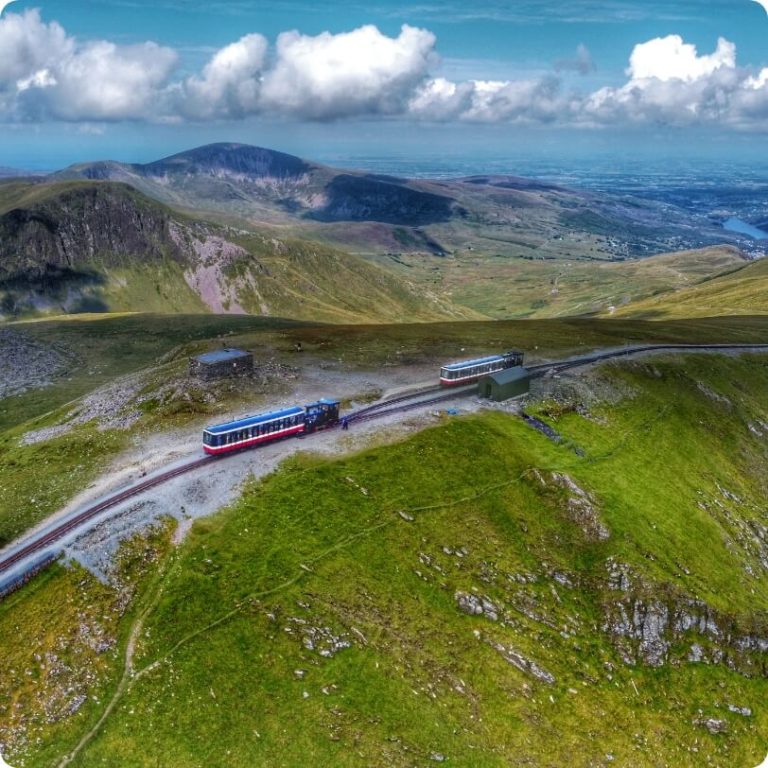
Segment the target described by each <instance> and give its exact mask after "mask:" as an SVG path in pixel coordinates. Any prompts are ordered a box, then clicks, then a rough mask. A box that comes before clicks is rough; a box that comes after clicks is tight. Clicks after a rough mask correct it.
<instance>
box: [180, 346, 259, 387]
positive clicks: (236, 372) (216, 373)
mask: <svg viewBox="0 0 768 768" xmlns="http://www.w3.org/2000/svg"><path fill="white" fill-rule="evenodd" d="M252 372H253V355H252V354H251V353H250V352H246V351H245V350H242V349H220V350H217V351H216V352H206V353H205V354H204V355H198V356H197V357H192V358H190V360H189V375H190V376H196V377H197V378H199V379H205V380H206V381H209V380H211V379H221V378H224V377H225V376H243V375H245V374H249V373H252Z"/></svg>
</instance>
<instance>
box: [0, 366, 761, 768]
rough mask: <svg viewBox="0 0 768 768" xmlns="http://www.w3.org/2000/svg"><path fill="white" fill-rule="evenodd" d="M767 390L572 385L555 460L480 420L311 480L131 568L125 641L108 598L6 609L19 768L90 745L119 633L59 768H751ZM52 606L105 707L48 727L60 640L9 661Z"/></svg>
mask: <svg viewBox="0 0 768 768" xmlns="http://www.w3.org/2000/svg"><path fill="white" fill-rule="evenodd" d="M767 371H768V368H766V361H765V357H760V356H744V357H738V358H731V357H723V356H681V357H664V358H659V357H654V358H649V359H647V360H644V361H638V362H635V363H628V364H627V363H622V364H617V365H613V366H608V367H606V368H604V369H602V371H601V372H600V373H598V374H596V375H593V376H592V377H591V378H590V379H588V380H587V381H586V382H584V383H583V384H581V383H579V381H578V380H572V381H563V382H562V383H561V384H559V385H557V386H555V388H554V389H552V390H550V393H549V395H548V396H547V397H545V398H544V399H542V400H541V401H539V402H538V403H532V404H530V406H529V407H530V408H531V409H532V410H533V411H535V412H536V413H537V414H538V415H539V416H540V417H541V418H542V419H544V420H545V421H547V422H549V423H550V424H551V425H552V426H553V428H554V429H555V430H557V432H559V433H560V434H561V435H562V438H563V441H562V442H561V443H559V444H555V443H553V442H552V441H550V440H549V439H547V438H546V437H544V436H543V435H542V434H540V433H539V432H537V431H535V430H532V429H531V428H529V427H528V426H526V425H525V424H523V422H521V421H520V420H518V419H516V418H515V417H514V416H511V415H509V414H505V413H490V414H486V415H483V416H475V417H468V418H460V419H454V420H451V421H450V422H448V423H446V424H444V425H443V426H440V427H437V428H433V429H430V430H427V431H425V432H422V433H420V434H417V435H415V436H413V437H411V438H409V439H407V440H405V441H403V442H400V443H397V444H394V445H390V446H386V447H379V448H375V449H372V450H369V451H366V452H364V453H362V454H359V455H356V456H351V457H349V458H346V459H342V460H337V461H333V462H328V461H324V460H319V459H316V458H313V457H311V456H299V457H297V458H296V459H295V460H293V461H291V462H289V464H288V465H287V466H285V467H284V468H283V469H282V470H280V471H279V472H277V473H276V474H274V475H272V476H270V477H268V478H267V479H266V480H265V481H264V482H262V483H260V484H254V485H251V486H250V487H248V488H246V490H245V493H244V495H243V498H242V499H241V501H240V502H238V503H237V504H236V505H235V506H234V507H233V508H232V509H230V510H227V511H225V512H223V513H221V514H219V515H217V516H216V517H215V518H212V519H210V520H207V521H203V522H200V523H198V524H197V525H196V526H195V527H194V529H193V531H192V533H191V535H190V537H189V538H188V539H187V540H186V541H185V543H184V544H183V546H182V547H181V548H180V549H179V551H178V552H177V553H175V554H171V555H169V554H165V552H166V551H167V548H166V547H164V546H161V545H160V544H158V543H157V540H155V542H154V543H153V544H152V545H151V546H149V547H144V548H143V549H140V551H141V552H143V553H144V557H145V560H146V561H147V562H158V563H161V565H157V566H152V567H150V568H149V569H148V570H149V571H150V572H152V573H153V574H155V575H154V576H152V577H150V578H146V577H142V576H141V574H140V573H137V574H136V576H135V578H136V579H137V584H138V596H137V597H134V598H133V599H132V601H131V602H130V604H129V606H128V608H127V609H124V617H123V619H121V620H120V622H119V626H117V627H115V626H113V625H111V624H109V623H107V622H106V621H105V620H102V619H99V611H98V607H97V606H99V605H107V604H108V603H109V601H110V600H114V599H115V598H114V596H111V595H110V593H109V589H105V588H103V587H99V586H98V585H97V584H96V583H95V582H92V581H91V579H90V578H89V577H84V576H82V577H79V578H80V579H81V586H80V588H79V589H77V590H75V589H74V588H73V583H74V582H73V579H72V577H71V576H69V575H67V574H66V573H63V572H61V571H59V572H56V573H53V574H52V575H51V576H50V577H49V578H47V579H46V580H45V581H42V582H39V583H38V584H37V585H35V586H33V587H32V588H30V589H28V590H26V591H24V592H22V593H20V594H19V595H18V596H17V597H16V598H15V599H14V601H13V603H10V604H7V603H6V604H1V605H0V638H3V645H4V647H6V646H7V647H9V648H12V649H13V651H12V654H11V655H9V656H4V657H3V659H2V661H0V664H3V665H5V667H6V668H7V669H11V668H13V669H19V668H21V669H29V670H30V671H31V674H30V675H29V684H25V685H24V686H23V690H21V691H20V692H19V694H18V695H17V697H16V699H15V701H16V702H17V705H16V706H15V707H14V708H13V709H9V710H5V711H0V741H2V742H4V743H5V744H6V751H7V752H8V754H7V755H6V756H7V757H8V758H9V759H10V760H11V762H12V763H13V760H14V758H15V759H17V760H19V759H23V760H24V764H25V765H27V766H36V765H41V766H42V765H45V766H48V765H51V764H57V761H58V759H59V758H60V757H61V756H62V755H63V754H65V753H66V752H67V751H68V750H69V749H71V748H72V747H73V746H74V745H75V744H76V743H77V742H78V740H79V739H80V738H81V736H83V735H84V734H88V733H90V732H91V729H92V728H93V726H94V725H95V723H96V721H97V720H98V718H99V716H100V715H101V713H102V712H103V711H104V708H105V707H106V706H107V704H108V703H109V702H110V701H112V697H113V694H114V693H115V691H116V685H117V681H118V679H119V678H120V676H121V674H122V669H123V658H124V656H123V653H122V649H123V647H124V645H125V643H126V642H127V638H128V635H129V634H130V630H131V628H133V630H134V633H135V637H136V640H137V644H136V647H135V654H134V656H133V664H134V670H135V672H134V674H133V675H132V676H131V677H129V678H128V683H127V686H126V687H125V688H124V689H122V690H121V691H120V692H119V695H118V697H117V699H115V701H114V703H115V707H114V709H113V710H111V714H110V715H109V716H108V717H107V719H106V721H105V722H104V724H103V726H102V727H100V728H98V729H96V730H94V731H93V732H92V733H91V738H90V739H88V740H87V741H86V744H85V746H84V749H83V750H82V751H81V752H78V754H77V756H76V757H75V759H74V761H73V762H72V763H71V764H72V765H75V766H84V767H87V766H92V765H93V766H95V765H103V764H104V763H105V761H106V762H107V763H108V762H109V760H110V759H111V756H114V755H115V754H118V753H119V754H120V756H121V765H124V766H127V767H130V766H145V765H153V764H156V763H158V762H159V763H160V764H164V763H172V764H173V765H174V766H182V767H183V766H197V765H200V764H211V765H224V764H226V765H227V766H252V765H259V764H264V765H272V764H280V765H286V766H293V765H296V766H299V765H306V764H307V762H308V761H310V762H312V763H313V764H317V765H342V766H345V765H348V766H358V765H360V766H362V765H366V766H368V765H402V766H406V765H414V764H416V765H429V764H432V762H440V761H443V760H447V761H449V763H450V764H452V765H459V766H478V765H482V766H496V765H498V766H509V765H521V766H522V765H536V766H561V765H571V766H574V768H581V767H582V766H583V767H584V768H586V767H587V766H595V765H606V766H607V765H610V764H614V765H674V766H691V767H693V766H699V765H702V764H712V765H720V766H736V765H739V766H740V765H745V766H752V765H757V764H758V763H759V762H760V760H761V759H762V758H763V757H764V752H765V743H766V740H767V739H768V713H767V712H766V710H765V707H764V702H765V700H766V685H767V684H766V680H765V669H764V658H765V656H764V649H765V646H766V645H768V618H767V617H766V612H765V609H764V606H765V604H766V600H767V599H768V550H767V549H766V536H767V535H768V528H767V527H766V526H768V520H766V517H765V509H764V500H765V497H766V493H767V492H768V488H767V487H766V485H765V476H766V473H765V470H766V465H767V464H768V448H767V447H766V446H768V411H766V407H765V403H766V402H767V401H768V400H767V398H766V394H768V373H767ZM459 448H460V449H459ZM144 570H147V567H146V566H145V567H144ZM134 591H135V587H132V593H133V592H134ZM53 600H58V601H61V600H64V605H65V606H67V609H66V610H67V612H69V613H71V614H72V615H73V617H74V616H75V615H81V617H82V618H81V619H80V623H81V626H86V625H87V627H88V628H89V629H88V632H87V633H86V634H84V635H83V634H81V635H80V636H76V637H75V639H74V640H75V643H76V647H82V649H83V650H82V654H83V658H88V659H94V662H93V664H92V665H91V667H90V668H91V669H92V670H93V672H94V676H93V678H92V679H91V680H78V681H76V683H72V684H73V685H75V687H73V688H72V695H73V696H75V695H78V696H79V695H87V694H89V693H90V694H94V693H95V694H96V696H95V698H89V699H84V700H83V701H82V702H81V703H80V704H79V706H78V707H77V713H76V714H75V715H65V716H63V717H61V718H59V719H57V718H53V720H54V721H53V722H52V721H51V719H50V718H47V717H46V713H45V709H44V707H45V702H46V701H48V700H49V699H48V698H47V694H50V692H51V690H53V689H55V690H59V688H60V687H62V686H63V687H66V686H67V685H69V684H70V675H71V673H70V672H67V671H66V669H63V668H61V667H60V666H58V667H57V666H56V665H55V662H54V667H53V668H54V669H56V670H57V671H56V672H55V673H52V672H51V671H50V670H49V666H50V664H51V658H50V656H47V655H46V654H47V653H51V652H53V653H54V654H55V656H57V657H58V656H60V652H58V651H56V650H55V649H54V645H53V644H54V643H55V642H56V639H55V638H54V637H51V635H50V634H49V633H48V632H47V631H46V629H45V627H44V626H43V625H42V623H40V624H34V623H27V624H24V627H23V633H24V635H23V636H24V642H23V643H21V644H19V643H12V642H11V638H12V637H16V636H17V633H18V629H17V627H18V625H19V616H22V615H28V616H29V615H34V616H42V615H44V606H45V605H46V604H50V601H53ZM32 609H34V611H35V612H34V613H32V612H31V611H32ZM142 614H143V620H142V624H141V625H140V627H139V625H138V624H136V622H135V619H136V617H137V616H138V615H142ZM99 628H101V629H102V630H103V631H104V632H105V633H106V636H105V638H104V639H105V640H106V641H110V640H111V644H109V643H108V644H107V650H106V651H102V652H100V653H99V652H97V651H94V650H93V647H92V646H89V643H90V641H89V638H90V637H93V636H94V633H98V630H99ZM138 628H140V631H138ZM34 654H38V656H39V658H38V657H36V656H35V655H34ZM97 662H98V663H97ZM0 679H2V680H6V681H7V680H10V679H11V676H10V675H9V674H7V673H6V674H2V675H0ZM35 681H39V682H35ZM46 692H47V693H46ZM61 709H65V707H64V706H62V707H61ZM55 711H56V712H57V713H58V712H59V711H60V709H56V710H55ZM22 718H23V720H22ZM21 722H23V723H24V724H25V730H26V732H27V733H28V737H27V739H26V741H25V739H23V738H20V737H19V735H18V734H19V730H18V726H19V724H20V723H21ZM38 739H39V741H38ZM223 755H224V756H226V757H224V758H223V757H222V756H223Z"/></svg>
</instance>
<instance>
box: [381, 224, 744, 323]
mask: <svg viewBox="0 0 768 768" xmlns="http://www.w3.org/2000/svg"><path fill="white" fill-rule="evenodd" d="M558 247H559V249H560V255H559V257H558V258H550V257H547V256H543V255H541V254H538V255H531V256H527V257H522V256H518V257H510V256H502V255H500V254H498V255H495V256H494V255H489V253H488V252H487V251H483V250H479V249H478V250H463V251H460V252H456V253H454V254H453V255H452V256H451V257H450V258H438V257H426V256H424V257H420V258H415V257H412V256H407V255H400V256H398V257H397V258H389V259H386V260H382V261H381V263H382V264H383V265H385V266H387V267H388V268H389V269H391V270H393V271H394V272H395V273H396V274H398V275H401V276H403V277H407V278H408V279H409V280H411V281H412V282H414V283H416V284H417V285H423V286H425V287H428V288H429V289H430V290H432V291H433V292H435V293H438V294H440V295H443V296H446V297H447V298H450V299H451V300H452V301H453V302H455V303H456V304H459V305H462V306H467V307H471V308H472V309H474V310H476V311H477V312H481V313H483V314H484V315H487V316H489V317H494V318H498V319H502V318H511V317H520V318H523V317H524V318H545V317H568V316H573V315H592V314H598V313H601V314H608V313H609V312H612V311H613V310H611V308H614V309H616V310H621V308H622V307H624V306H625V305H627V304H628V303H631V302H633V301H637V300H642V299H646V298H648V297H649V296H653V295H654V294H660V295H661V296H662V297H663V296H664V295H671V293H672V292H674V291H679V290H681V289H686V288H690V287H691V286H695V285H696V284H697V283H699V282H701V281H702V280H706V279H708V278H712V277H713V276H717V275H720V274H722V273H724V272H728V271H730V270H734V269H736V268H738V267H740V266H743V265H744V264H745V261H744V257H743V256H742V255H741V253H740V252H739V251H738V250H737V249H736V248H732V247H730V246H717V247H712V248H704V249H701V250H697V251H679V252H675V253H666V254H660V255H658V256H650V257H648V258H644V259H636V260H629V261H606V260H603V259H601V258H595V259H584V258H581V257H580V256H579V254H578V253H577V251H575V250H574V249H573V248H572V247H571V246H570V245H569V241H568V240H567V239H565V240H561V241H558ZM491 253H492V252H491ZM660 300H661V301H663V298H662V299H660ZM630 306H632V305H631V304H630ZM684 316H685V314H684V313H682V314H679V315H677V317H684Z"/></svg>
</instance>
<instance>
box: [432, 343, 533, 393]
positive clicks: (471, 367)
mask: <svg viewBox="0 0 768 768" xmlns="http://www.w3.org/2000/svg"><path fill="white" fill-rule="evenodd" d="M522 364H523V353H522V352H516V351H515V352H505V353H504V354H502V355H490V356H489V357H479V358H476V359H475V360H463V361H461V362H458V363H450V364H449V365H444V366H443V367H442V368H441V369H440V384H441V385H442V386H444V387H455V386H457V385H459V384H471V383H472V382H473V381H477V380H478V379H479V378H480V377H481V376H487V375H488V374H489V373H496V371H503V370H504V369H505V368H514V367H515V366H517V365H522Z"/></svg>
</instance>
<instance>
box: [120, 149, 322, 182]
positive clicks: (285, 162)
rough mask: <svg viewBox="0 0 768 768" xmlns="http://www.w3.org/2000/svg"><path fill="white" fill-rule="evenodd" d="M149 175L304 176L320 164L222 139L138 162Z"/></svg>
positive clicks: (143, 172) (143, 171) (144, 173)
mask: <svg viewBox="0 0 768 768" xmlns="http://www.w3.org/2000/svg"><path fill="white" fill-rule="evenodd" d="M134 167H136V168H137V169H139V170H140V172H141V173H142V175H146V176H166V175H176V174H208V175H216V176H218V175H221V174H226V173H232V174H236V175H238V176H248V177H259V178H262V177H275V176H278V177H281V178H285V177H288V176H303V175H305V174H307V173H310V172H312V171H313V170H315V169H316V168H317V167H318V166H316V165H313V164H311V163H308V162H307V161H305V160H302V159H301V158H299V157H295V156H294V155H288V154H285V153H284V152H276V151H274V150H271V149H265V148H263V147H255V146H251V145H249V144H235V143H218V144H206V145H205V146H202V147H196V148H195V149H190V150H187V151H186V152H179V153H178V154H175V155H171V156H170V157H166V158H163V159H162V160H157V161H155V162H153V163H148V164H147V165H141V166H134Z"/></svg>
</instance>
